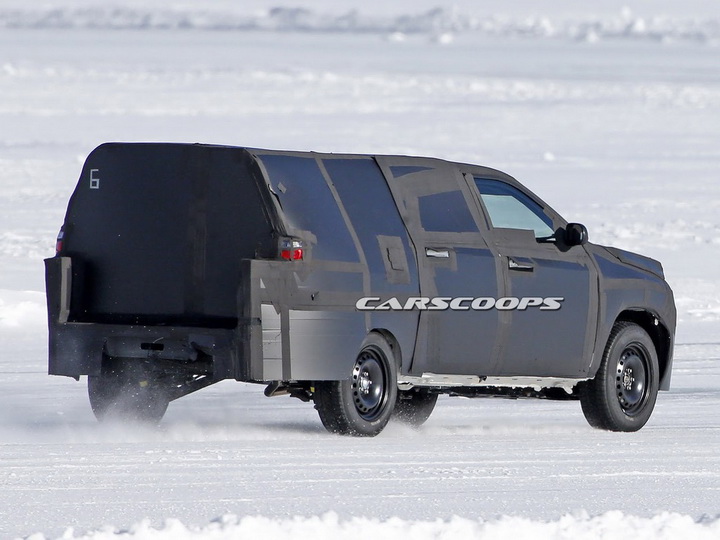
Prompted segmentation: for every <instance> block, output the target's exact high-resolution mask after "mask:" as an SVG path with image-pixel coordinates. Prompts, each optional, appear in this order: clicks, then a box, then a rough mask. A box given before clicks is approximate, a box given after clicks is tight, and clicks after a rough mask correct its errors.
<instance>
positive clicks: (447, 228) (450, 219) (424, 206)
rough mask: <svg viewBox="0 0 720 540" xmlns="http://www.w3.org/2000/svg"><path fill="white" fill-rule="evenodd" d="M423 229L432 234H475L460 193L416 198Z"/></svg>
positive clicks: (473, 224) (473, 221)
mask: <svg viewBox="0 0 720 540" xmlns="http://www.w3.org/2000/svg"><path fill="white" fill-rule="evenodd" d="M418 205H419V207H420V222H421V223H422V226H423V229H425V230H426V231H434V232H477V231H478V228H477V225H476V224H475V220H474V219H473V217H472V214H471V213H470V210H468V207H467V203H466V202H465V197H463V194H462V192H461V191H446V192H445V193H436V194H434V195H425V196H423V197H418Z"/></svg>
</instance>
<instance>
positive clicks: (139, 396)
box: [88, 358, 170, 424]
mask: <svg viewBox="0 0 720 540" xmlns="http://www.w3.org/2000/svg"><path fill="white" fill-rule="evenodd" d="M88 397H89V398H90V407H92V411H93V413H94V414H95V418H97V419H98V420H99V421H101V422H105V421H132V422H136V423H146V424H158V423H159V422H160V420H162V418H163V416H164V415H165V411H167V408H168V404H169V403H170V400H169V399H168V397H167V392H166V389H165V387H164V386H163V385H162V381H161V380H160V379H159V378H158V377H157V375H155V374H153V373H152V371H151V370H150V369H148V368H147V367H146V366H145V365H144V364H143V363H142V361H141V360H132V359H120V358H107V359H105V361H104V362H103V368H102V372H101V373H100V375H90V376H88Z"/></svg>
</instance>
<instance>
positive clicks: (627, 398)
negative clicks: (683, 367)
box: [580, 321, 660, 431]
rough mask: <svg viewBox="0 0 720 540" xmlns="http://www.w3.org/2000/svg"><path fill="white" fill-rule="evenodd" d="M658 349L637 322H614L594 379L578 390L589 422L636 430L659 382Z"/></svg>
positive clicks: (611, 428)
mask: <svg viewBox="0 0 720 540" xmlns="http://www.w3.org/2000/svg"><path fill="white" fill-rule="evenodd" d="M659 371H660V370H659V367H658V358H657V352H656V351H655V345H654V344H653V341H652V339H650V336H649V335H648V334H647V332H645V330H643V329H642V328H641V327H640V326H638V325H637V324H634V323H631V322H626V321H621V322H618V323H615V326H614V327H613V329H612V331H611V332H610V337H609V338H608V342H607V345H606V347H605V352H604V354H603V358H602V363H601V364H600V368H599V369H598V372H597V373H596V374H595V378H594V379H592V380H590V381H587V382H586V383H584V384H583V386H582V387H581V389H580V403H581V405H582V410H583V413H584V414H585V418H586V419H587V421H588V423H589V424H590V425H591V426H593V427H595V428H598V429H604V430H608V431H637V430H639V429H640V428H642V427H643V426H644V425H645V423H646V422H647V421H648V420H649V418H650V415H651V414H652V411H653V408H654V407H655V401H656V400H657V393H658V388H659V385H660V382H659V381H660V374H659Z"/></svg>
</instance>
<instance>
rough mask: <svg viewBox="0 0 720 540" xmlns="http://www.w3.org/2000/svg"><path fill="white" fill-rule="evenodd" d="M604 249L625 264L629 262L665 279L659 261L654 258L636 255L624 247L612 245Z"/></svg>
mask: <svg viewBox="0 0 720 540" xmlns="http://www.w3.org/2000/svg"><path fill="white" fill-rule="evenodd" d="M603 247H605V246H603ZM605 249H606V250H607V251H608V252H609V253H610V254H611V255H613V256H615V257H617V258H618V259H620V261H622V262H624V263H625V264H629V265H630V266H634V267H635V268H640V269H641V270H645V271H647V272H650V273H651V274H655V275H656V276H658V277H659V278H662V279H665V272H664V271H663V267H662V264H660V261H656V260H655V259H651V258H650V257H645V256H643V255H638V254H637V253H633V252H632V251H625V250H624V249H618V248H614V247H605Z"/></svg>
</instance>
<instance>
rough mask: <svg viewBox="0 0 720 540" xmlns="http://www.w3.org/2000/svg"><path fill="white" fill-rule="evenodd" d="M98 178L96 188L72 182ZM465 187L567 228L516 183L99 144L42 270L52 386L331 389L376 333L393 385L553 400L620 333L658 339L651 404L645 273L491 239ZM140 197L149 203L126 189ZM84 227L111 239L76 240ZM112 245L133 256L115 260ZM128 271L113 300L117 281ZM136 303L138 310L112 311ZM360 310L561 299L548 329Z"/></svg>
mask: <svg viewBox="0 0 720 540" xmlns="http://www.w3.org/2000/svg"><path fill="white" fill-rule="evenodd" d="M131 161H132V162H138V163H144V164H146V165H144V167H143V168H139V167H137V166H131V165H129V164H127V162H131ZM189 164H191V165H189ZM145 167H147V169H146V168H145ZM201 169H202V170H201ZM145 170H149V171H152V173H151V176H143V174H145V173H144V172H143V171H145ZM92 171H96V172H94V173H93V172H92ZM97 171H101V174H100V177H101V178H102V180H101V185H100V189H97V188H96V187H91V186H90V184H89V183H88V180H89V179H91V177H92V178H95V177H97V175H98V173H97ZM123 171H125V172H124V173H123ZM148 175H150V173H148ZM178 178H179V180H178ZM477 178H483V179H492V180H496V181H499V182H502V183H504V184H507V185H511V186H513V188H515V189H518V190H521V191H522V193H523V194H524V195H523V196H525V197H528V198H529V199H532V200H533V201H535V203H536V204H537V205H539V207H541V208H542V212H543V219H544V220H545V221H546V222H547V223H548V224H551V225H552V227H553V229H554V230H555V229H557V230H562V229H563V227H565V226H566V225H567V223H566V222H565V221H564V220H563V219H562V218H561V217H560V216H559V215H557V214H556V213H555V212H554V211H553V210H552V209H551V208H550V207H549V206H547V205H546V204H545V203H544V202H542V201H541V200H540V199H538V198H537V197H536V196H535V195H533V194H532V193H530V192H529V191H527V190H526V189H525V188H524V187H522V186H521V185H520V184H519V183H518V182H517V181H516V180H514V179H513V178H511V177H509V176H508V175H506V174H504V173H501V172H499V171H495V170H493V169H489V168H485V167H478V166H474V165H466V164H456V163H452V162H447V161H442V160H437V159H430V158H412V157H405V156H366V155H335V154H316V153H307V152H281V151H272V150H257V149H242V148H232V147H214V146H207V145H177V144H155V145H133V144H111V145H104V146H102V147H100V148H99V149H98V150H96V151H95V152H93V154H91V156H89V157H88V160H87V162H86V164H85V167H84V169H83V173H82V175H81V179H80V181H79V183H78V187H77V189H76V192H75V194H74V195H73V199H72V200H71V203H70V205H69V208H68V215H67V216H66V221H65V228H64V230H65V234H66V242H67V244H66V248H65V249H64V250H63V251H61V252H60V254H59V255H58V257H55V258H53V259H48V260H47V261H46V268H47V271H46V276H47V291H48V308H49V326H50V363H49V366H50V373H53V374H58V375H68V376H73V377H77V376H80V375H85V374H97V373H99V370H100V366H101V363H102V359H103V356H113V355H119V356H126V357H136V358H146V359H148V360H150V361H158V362H161V361H182V362H185V363H186V364H188V365H192V364H193V363H194V362H200V361H202V360H203V359H205V360H207V359H210V360H211V364H212V376H213V377H214V378H215V379H217V380H220V379H223V378H235V379H237V380H243V381H254V382H261V381H314V380H341V379H344V378H346V377H348V376H349V373H350V368H351V366H352V363H353V362H354V359H355V355H356V354H357V351H358V350H359V348H360V346H361V344H362V342H363V340H364V339H365V336H366V335H367V334H368V333H369V332H371V331H380V332H383V333H384V334H385V335H386V336H387V337H388V339H390V341H391V343H392V345H393V347H394V348H395V350H396V356H397V357H398V360H399V363H400V366H399V370H400V374H401V379H402V377H403V376H406V377H408V380H410V379H409V378H412V377H416V378H419V377H423V376H425V375H426V374H429V373H435V374H444V375H447V376H448V379H447V380H449V381H453V380H457V381H461V380H462V379H461V377H464V376H467V377H470V376H472V377H474V378H475V379H477V380H481V379H483V378H485V377H493V378H502V377H534V378H540V379H542V378H547V379H548V386H557V385H558V384H557V383H554V382H552V380H551V379H568V380H571V381H572V380H577V381H580V380H584V379H588V378H591V377H592V376H593V375H594V373H595V371H596V370H597V369H598V366H599V362H600V360H601V357H602V353H603V350H604V347H605V343H606V341H607V338H608V336H609V334H610V331H611V329H612V326H613V324H614V323H615V321H616V320H617V319H618V318H619V317H623V318H628V320H638V321H639V322H642V323H643V324H646V325H648V328H647V329H648V330H649V332H654V331H655V330H654V328H655V327H657V328H658V329H657V331H656V333H655V334H654V335H653V339H654V340H655V341H656V344H657V345H658V348H659V349H661V350H659V355H660V356H663V355H664V356H663V358H662V361H661V364H662V369H663V378H662V388H663V389H667V387H668V386H669V380H670V368H671V363H672V336H673V334H674V328H675V307H674V302H673V298H672V292H671V291H670V289H669V287H668V286H667V284H666V283H665V281H664V279H662V277H661V276H660V275H657V273H658V271H659V270H658V268H659V265H658V264H659V263H655V264H653V263H650V262H647V261H648V260H647V259H644V258H642V257H641V256H637V255H634V254H629V253H625V252H620V251H618V250H615V251H612V250H608V249H605V248H603V247H601V246H596V245H593V244H586V245H584V246H582V245H580V246H573V247H570V248H563V247H562V245H561V243H559V242H550V241H548V242H539V241H538V240H536V238H535V236H534V235H533V234H532V232H529V231H526V230H517V229H503V228H501V227H498V228H495V227H493V226H492V222H491V220H490V219H489V217H488V211H487V208H486V207H485V204H484V202H483V199H482V197H481V196H480V194H479V193H478V190H477V188H476V187H475V183H474V179H477ZM150 181H152V182H155V183H156V185H155V187H154V188H153V190H151V191H150V192H149V193H155V195H150V196H148V197H142V196H138V195H137V193H136V192H137V189H134V188H133V189H131V188H130V186H142V185H144V184H146V183H148V182H150ZM113 184H116V185H115V186H113ZM111 186H112V187H111ZM170 189H174V190H175V191H176V192H173V193H172V197H170V198H169V199H167V200H165V199H163V197H162V196H161V195H162V193H165V192H166V191H168V190H170ZM128 192H129V193H135V194H134V195H133V196H132V198H131V199H128V198H127V197H128V195H127V193H128ZM198 198H199V199H200V202H198ZM118 201H121V203H120V204H119V203H118ZM118 204H119V205H118ZM166 207H167V208H166ZM123 212H124V213H123ZM100 216H105V218H106V221H108V224H106V226H104V228H102V227H101V228H100V229H99V230H97V229H95V230H91V229H90V228H89V227H91V224H92V222H93V219H100ZM108 216H109V217H108ZM178 228H179V229H181V230H180V231H179V232H178V230H177V229H178ZM143 232H145V236H147V238H145V237H143ZM116 235H129V236H130V237H131V238H132V237H133V236H139V237H142V238H143V239H142V241H138V242H137V243H133V242H129V243H128V242H124V243H122V244H118V242H117V241H116V240H112V238H116ZM285 237H288V238H297V239H300V240H301V241H302V243H303V246H304V249H303V255H304V256H303V260H301V261H284V260H278V259H279V257H278V256H277V255H278V254H277V242H278V239H279V238H285ZM108 241H112V242H115V244H112V245H111V247H110V248H107V246H106V244H107V242H108ZM166 244H167V246H166ZM113 246H114V247H113ZM118 246H120V247H119V248H118ZM161 248H162V249H161ZM163 251H164V252H163ZM643 261H645V262H643ZM133 272H136V274H133V275H132V276H130V277H129V278H128V279H129V281H130V284H131V285H130V286H129V287H130V288H127V287H125V284H124V283H123V281H122V275H123V273H130V274H132V273H133ZM106 276H109V277H106ZM166 278H167V279H166ZM89 284H90V285H89ZM133 284H134V285H133ZM141 286H142V287H141ZM132 287H135V288H138V287H140V288H144V290H146V293H145V294H144V295H143V294H141V295H136V296H134V297H132V298H127V296H128V294H130V293H132ZM120 289H122V290H120ZM198 291H200V292H199V293H198ZM363 297H373V298H378V299H380V300H379V301H382V300H385V299H390V298H394V299H397V301H398V302H400V303H401V304H402V303H404V302H405V301H407V300H408V299H411V300H412V299H413V298H417V297H431V298H434V297H440V298H466V299H467V300H465V304H464V306H465V307H467V306H468V305H469V303H470V300H471V299H475V298H486V297H487V298H494V299H501V298H505V297H542V298H544V297H559V298H562V299H563V300H562V306H561V308H560V309H557V310H549V311H545V310H540V309H521V310H501V309H465V308H461V309H460V310H450V309H445V310H442V309H438V310H429V309H409V310H404V311H396V310H371V311H360V310H358V309H357V308H356V303H357V302H358V300H359V299H361V298H363ZM115 302H117V303H118V305H120V306H121V307H122V309H121V310H120V311H121V313H119V315H118V314H114V313H113V312H112V311H113V310H112V306H113V305H114V303H115ZM150 343H153V344H158V343H160V344H163V346H162V347H160V346H158V345H152V346H150V345H148V344H150ZM453 376H457V377H458V379H453ZM467 380H470V379H467ZM493 380H495V379H493ZM457 384H462V383H461V382H458V383H457Z"/></svg>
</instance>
